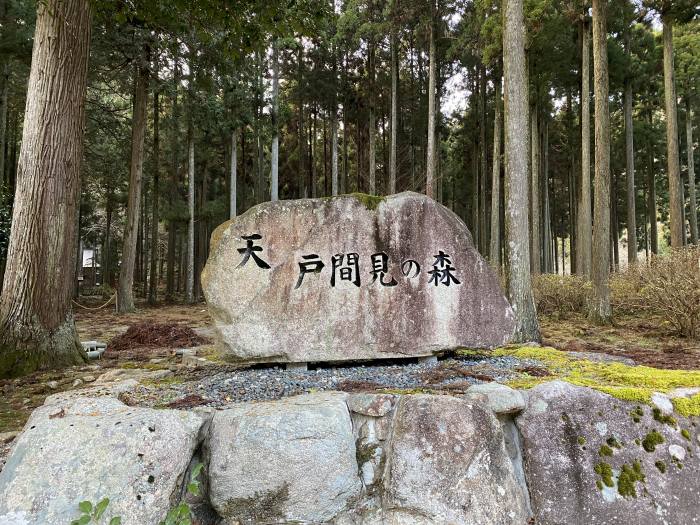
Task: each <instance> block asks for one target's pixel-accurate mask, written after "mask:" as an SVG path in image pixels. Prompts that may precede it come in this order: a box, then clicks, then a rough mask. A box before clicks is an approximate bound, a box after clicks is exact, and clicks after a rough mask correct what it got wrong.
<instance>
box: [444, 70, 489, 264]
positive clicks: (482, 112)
mask: <svg viewBox="0 0 700 525" xmlns="http://www.w3.org/2000/svg"><path fill="white" fill-rule="evenodd" d="M479 153H480V155H479V160H480V161H481V166H480V169H479V230H480V231H479V241H480V243H479V245H480V251H481V253H482V254H484V255H485V254H486V247H487V246H488V238H487V231H488V223H487V222H486V179H487V177H488V175H487V172H488V146H487V144H486V68H484V67H483V66H481V68H480V74H479ZM441 187H442V185H441Z"/></svg>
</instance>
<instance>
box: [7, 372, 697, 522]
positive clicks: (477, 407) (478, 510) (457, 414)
mask: <svg viewBox="0 0 700 525" xmlns="http://www.w3.org/2000/svg"><path fill="white" fill-rule="evenodd" d="M123 389H124V387H123V386H122V387H118V388H116V389H103V390H102V391H101V392H100V393H101V394H106V395H105V396H104V397H76V396H74V395H73V396H68V395H57V396H52V397H50V398H48V399H47V401H46V404H45V405H44V406H42V407H40V408H39V409H37V410H36V411H35V412H34V414H33V415H32V417H31V418H30V420H29V421H28V423H27V426H26V427H25V429H24V431H23V433H22V434H21V435H20V436H19V438H18V439H17V441H16V442H15V444H14V446H13V451H12V454H11V456H10V457H9V459H8V462H7V465H6V466H5V468H4V469H3V471H2V472H1V473H0V524H1V525H20V524H21V525H27V524H42V525H54V524H56V525H58V524H65V523H69V522H70V521H71V520H72V519H75V518H76V517H78V514H79V513H78V511H77V503H78V502H79V501H82V500H91V501H93V502H96V501H98V500H99V499H101V498H103V497H109V498H110V500H111V502H110V505H109V507H108V511H107V513H106V515H107V516H108V517H109V516H117V515H118V516H121V517H122V523H123V524H125V525H131V524H134V525H151V524H154V525H155V524H158V523H159V521H160V520H162V519H163V518H164V516H165V513H166V512H167V510H168V509H169V508H171V507H172V506H174V505H176V504H177V503H178V502H179V501H180V500H181V498H182V495H183V484H184V481H185V480H186V479H187V478H188V471H189V469H190V468H191V466H192V464H193V462H194V461H203V462H204V464H205V469H204V471H203V475H202V478H203V479H202V481H203V487H204V489H205V490H204V494H203V495H202V496H201V497H200V498H195V499H190V500H189V501H190V503H191V504H192V506H193V508H194V509H195V511H196V513H197V515H198V516H199V519H200V523H226V524H234V523H241V524H269V523H332V524H336V525H360V524H362V525H374V524H377V525H379V524H397V525H400V524H406V525H409V524H411V525H413V524H433V523H435V524H443V523H450V524H498V525H502V524H518V525H522V524H525V523H528V520H530V519H531V518H534V520H535V523H537V524H569V523H573V524H578V523H581V524H584V523H585V524H589V523H596V524H617V523H635V524H646V523H649V524H651V523H667V524H683V525H685V524H692V523H698V521H700V518H699V516H700V507H699V505H700V503H699V502H700V460H699V459H698V453H700V438H698V428H697V426H696V425H697V423H698V421H697V420H695V421H691V420H688V419H685V418H682V417H679V416H677V415H674V414H665V415H664V413H662V412H661V411H660V409H657V410H656V411H653V410H652V409H651V408H650V407H648V406H646V405H644V406H637V405H636V404H633V403H626V402H622V401H619V400H617V399H614V398H612V397H610V396H608V395H606V394H602V393H600V392H596V391H594V390H591V389H588V388H583V387H576V386H572V385H570V384H568V383H563V382H559V381H553V382H551V383H546V384H544V385H540V386H538V387H536V388H534V389H532V390H530V391H529V392H527V393H522V392H518V391H514V390H512V389H509V388H508V387H505V386H502V385H498V384H494V383H491V384H488V385H477V386H475V387H473V388H472V389H471V390H470V391H468V393H467V394H466V395H465V396H461V397H453V396H442V395H423V394H420V395H392V394H363V393H359V394H347V393H337V392H331V393H315V394H308V395H304V396H297V397H292V398H287V399H282V400H279V401H272V402H258V403H245V404H237V405H232V406H231V407H230V408H227V409H225V410H220V411H210V410H202V411H178V410H154V409H148V408H137V407H129V406H126V405H124V404H123V403H121V402H120V401H118V400H117V399H116V398H115V397H112V396H111V395H110V393H115V392H119V391H123ZM96 393H97V392H92V395H96ZM664 416H665V417H664ZM653 433H655V434H653ZM649 435H652V436H658V437H656V438H655V439H651V440H650V439H649V438H648V436H649ZM652 441H653V443H654V444H653V446H652V444H651V443H652Z"/></svg>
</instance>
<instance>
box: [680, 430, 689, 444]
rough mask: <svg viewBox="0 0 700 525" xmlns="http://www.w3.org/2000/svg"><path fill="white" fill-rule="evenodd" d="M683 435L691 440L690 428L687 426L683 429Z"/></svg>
mask: <svg viewBox="0 0 700 525" xmlns="http://www.w3.org/2000/svg"><path fill="white" fill-rule="evenodd" d="M681 436H683V437H684V438H685V439H687V440H688V441H690V432H689V431H688V429H686V428H683V429H681Z"/></svg>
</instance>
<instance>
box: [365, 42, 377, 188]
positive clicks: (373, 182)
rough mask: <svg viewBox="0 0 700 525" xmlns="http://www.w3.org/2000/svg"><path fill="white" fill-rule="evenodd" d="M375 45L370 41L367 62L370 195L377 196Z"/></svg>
mask: <svg viewBox="0 0 700 525" xmlns="http://www.w3.org/2000/svg"><path fill="white" fill-rule="evenodd" d="M375 53H376V51H375V45H374V42H373V41H370V43H369V46H368V49H367V62H368V68H367V72H368V73H369V193H370V195H376V194H377V160H376V140H377V129H376V127H377V124H376V122H375V120H376V118H375V114H374V112H375V110H376V108H375V107H374V105H375V93H374V90H375V85H374V84H375V82H374V80H375V79H374V74H375V70H374V61H375Z"/></svg>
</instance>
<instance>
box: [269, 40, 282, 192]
mask: <svg viewBox="0 0 700 525" xmlns="http://www.w3.org/2000/svg"><path fill="white" fill-rule="evenodd" d="M279 76H280V64H279V42H278V39H277V37H275V38H273V40H272V112H271V115H270V116H271V120H272V150H271V152H270V200H271V201H273V202H274V201H276V200H279V151H280V136H279V134H280V132H279V124H278V122H277V120H278V114H279V106H280V102H279V96H280V89H279Z"/></svg>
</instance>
